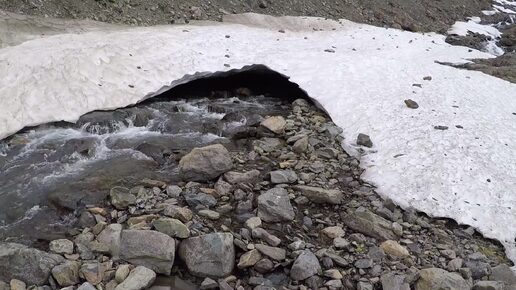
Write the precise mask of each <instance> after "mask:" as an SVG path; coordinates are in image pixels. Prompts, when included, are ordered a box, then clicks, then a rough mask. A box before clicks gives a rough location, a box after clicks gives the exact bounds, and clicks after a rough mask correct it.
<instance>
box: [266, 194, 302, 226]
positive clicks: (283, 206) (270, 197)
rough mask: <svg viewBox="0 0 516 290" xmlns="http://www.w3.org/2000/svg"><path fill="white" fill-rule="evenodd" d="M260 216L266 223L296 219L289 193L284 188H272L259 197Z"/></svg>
mask: <svg viewBox="0 0 516 290" xmlns="http://www.w3.org/2000/svg"><path fill="white" fill-rule="evenodd" d="M258 216H259V217H260V218H261V219H262V220H263V221H266V222H285V221H291V220H293V219H294V217H295V213H294V208H292V205H291V204H290V199H289V196H288V192H287V190H286V189H284V188H272V189H269V190H267V191H266V192H265V193H263V194H261V195H260V196H259V197H258Z"/></svg>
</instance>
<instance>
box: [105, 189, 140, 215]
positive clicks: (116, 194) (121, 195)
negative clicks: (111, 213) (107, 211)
mask: <svg viewBox="0 0 516 290" xmlns="http://www.w3.org/2000/svg"><path fill="white" fill-rule="evenodd" d="M109 197H110V198H111V204H112V205H113V206H114V207H115V208H116V209H120V210H123V209H126V208H127V207H128V206H130V205H133V204H134V203H135V202H136V196H135V195H134V194H132V193H131V192H130V189H129V188H125V187H121V186H115V187H113V188H111V190H110V191H109Z"/></svg>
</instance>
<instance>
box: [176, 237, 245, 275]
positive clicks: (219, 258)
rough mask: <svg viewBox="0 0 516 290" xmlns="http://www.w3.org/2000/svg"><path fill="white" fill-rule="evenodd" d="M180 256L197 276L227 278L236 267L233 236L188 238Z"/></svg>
mask: <svg viewBox="0 0 516 290" xmlns="http://www.w3.org/2000/svg"><path fill="white" fill-rule="evenodd" d="M179 256H180V257H181V259H182V260H183V261H184V262H185V264H186V266H187V267H188V270H189V271H190V272H191V273H192V274H193V275H195V276H199V277H212V278H219V277H225V276H227V275H229V274H230V273H231V272H232V271H233V268H234V266H235V246H234V245H233V236H232V235H231V234H227V233H213V234H207V235H202V236H198V237H193V238H188V239H186V240H184V241H182V242H181V244H180V245H179Z"/></svg>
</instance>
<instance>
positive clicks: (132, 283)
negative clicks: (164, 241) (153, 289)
mask: <svg viewBox="0 0 516 290" xmlns="http://www.w3.org/2000/svg"><path fill="white" fill-rule="evenodd" d="M154 280H156V273H154V271H152V270H151V269H148V268H145V267H143V266H138V267H136V268H134V270H132V271H131V273H129V276H127V278H126V279H125V280H124V282H122V283H120V284H119V285H118V286H116V288H115V290H142V289H147V288H149V287H150V286H151V285H152V283H154Z"/></svg>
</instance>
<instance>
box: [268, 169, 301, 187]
mask: <svg viewBox="0 0 516 290" xmlns="http://www.w3.org/2000/svg"><path fill="white" fill-rule="evenodd" d="M270 174H271V182H272V183H273V184H280V183H295V182H296V181H297V174H296V173H295V172H294V171H292V170H276V171H271V173H270Z"/></svg>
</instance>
